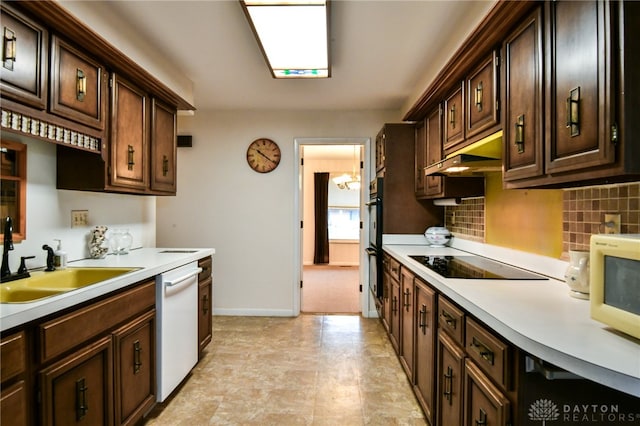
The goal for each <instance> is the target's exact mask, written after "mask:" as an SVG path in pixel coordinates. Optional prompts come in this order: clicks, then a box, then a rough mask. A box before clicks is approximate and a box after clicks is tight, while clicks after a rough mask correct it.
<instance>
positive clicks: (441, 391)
mask: <svg viewBox="0 0 640 426" xmlns="http://www.w3.org/2000/svg"><path fill="white" fill-rule="evenodd" d="M437 356H438V368H437V374H438V376H437V385H436V386H437V394H436V415H437V421H436V424H437V425H442V426H446V425H461V424H462V401H463V396H464V395H463V384H464V382H463V380H462V379H463V377H464V359H465V353H464V351H463V350H462V348H461V347H460V346H459V345H458V344H456V343H455V342H454V341H453V339H451V337H449V336H448V335H447V334H446V333H444V332H442V330H440V331H439V332H438V354H437Z"/></svg>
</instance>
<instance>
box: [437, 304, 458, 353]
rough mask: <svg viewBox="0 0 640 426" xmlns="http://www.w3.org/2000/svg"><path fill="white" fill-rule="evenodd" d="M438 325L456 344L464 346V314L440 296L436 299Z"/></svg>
mask: <svg viewBox="0 0 640 426" xmlns="http://www.w3.org/2000/svg"><path fill="white" fill-rule="evenodd" d="M438 325H439V326H440V329H441V330H443V331H444V332H445V333H447V334H448V335H449V336H451V337H452V338H453V340H454V341H455V342H456V343H457V344H459V345H460V346H464V312H462V310H460V309H458V308H457V307H456V306H455V305H454V304H453V303H451V302H449V301H448V300H447V299H445V298H444V297H442V296H440V297H439V299H438Z"/></svg>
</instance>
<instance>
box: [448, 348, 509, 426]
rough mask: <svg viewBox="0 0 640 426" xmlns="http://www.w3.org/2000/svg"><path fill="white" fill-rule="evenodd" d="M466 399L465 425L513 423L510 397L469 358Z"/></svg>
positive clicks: (501, 425) (466, 371)
mask: <svg viewBox="0 0 640 426" xmlns="http://www.w3.org/2000/svg"><path fill="white" fill-rule="evenodd" d="M464 399H465V403H464V407H465V410H464V423H463V424H464V425H468V426H479V425H496V426H506V425H509V424H511V416H510V413H511V411H510V409H511V407H510V405H511V403H510V402H509V399H508V398H507V397H506V395H505V394H504V393H502V391H501V390H500V389H498V388H497V387H496V386H495V385H494V384H493V383H492V382H491V380H489V378H488V377H487V376H485V374H484V373H482V371H481V370H480V369H479V368H478V366H476V365H475V363H474V362H473V361H472V360H471V359H469V358H467V359H466V360H465V380H464ZM447 424H449V423H447Z"/></svg>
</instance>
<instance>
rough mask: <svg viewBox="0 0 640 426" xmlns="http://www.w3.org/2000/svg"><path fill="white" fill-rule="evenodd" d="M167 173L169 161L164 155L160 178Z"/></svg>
mask: <svg viewBox="0 0 640 426" xmlns="http://www.w3.org/2000/svg"><path fill="white" fill-rule="evenodd" d="M167 173H169V159H168V158H167V156H166V155H163V156H162V176H166V175H167Z"/></svg>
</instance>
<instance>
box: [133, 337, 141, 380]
mask: <svg viewBox="0 0 640 426" xmlns="http://www.w3.org/2000/svg"><path fill="white" fill-rule="evenodd" d="M140 352H142V347H141V346H140V340H136V341H135V342H133V374H138V373H139V372H140V367H142V361H141V360H140Z"/></svg>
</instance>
